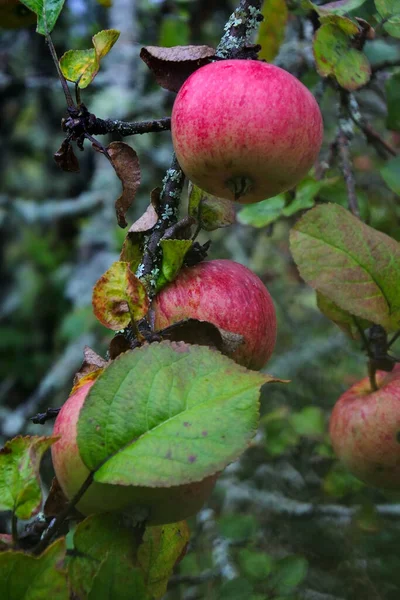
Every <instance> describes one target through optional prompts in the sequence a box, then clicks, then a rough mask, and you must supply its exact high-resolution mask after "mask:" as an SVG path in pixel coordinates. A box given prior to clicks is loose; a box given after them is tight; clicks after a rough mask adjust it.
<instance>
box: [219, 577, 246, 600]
mask: <svg viewBox="0 0 400 600" xmlns="http://www.w3.org/2000/svg"><path fill="white" fill-rule="evenodd" d="M252 591H253V586H252V585H251V583H250V582H249V581H247V579H244V578H243V577H236V578H235V579H232V580H231V581H226V582H225V583H223V584H222V585H221V588H220V590H219V596H218V600H243V598H248V597H249V595H251V593H252Z"/></svg>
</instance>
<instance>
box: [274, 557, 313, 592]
mask: <svg viewBox="0 0 400 600" xmlns="http://www.w3.org/2000/svg"><path fill="white" fill-rule="evenodd" d="M307 571H308V562H307V560H306V559H305V558H303V557H302V556H286V557H285V558H282V559H281V560H279V561H278V562H277V563H276V564H275V570H274V574H273V577H272V578H271V586H272V587H273V588H274V590H275V592H277V593H278V594H284V593H287V592H288V591H290V590H291V589H293V588H295V587H297V586H298V585H299V584H300V583H301V582H302V581H303V580H304V579H305V577H306V575H307Z"/></svg>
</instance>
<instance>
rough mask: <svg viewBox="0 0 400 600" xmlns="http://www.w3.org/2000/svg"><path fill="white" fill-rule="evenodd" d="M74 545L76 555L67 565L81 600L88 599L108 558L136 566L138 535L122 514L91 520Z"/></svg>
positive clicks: (81, 526) (81, 527)
mask: <svg viewBox="0 0 400 600" xmlns="http://www.w3.org/2000/svg"><path fill="white" fill-rule="evenodd" d="M73 544H74V552H73V553H72V554H71V556H70V557H69V558H68V564H67V566H68V576H69V580H70V583H71V587H72V591H73V592H74V594H75V595H76V596H77V598H80V599H86V598H87V597H88V594H89V592H90V590H91V589H92V585H93V579H94V577H95V575H96V573H97V572H98V571H99V569H100V567H101V565H102V563H103V561H105V559H106V558H107V557H110V556H116V557H117V558H120V559H125V560H127V561H129V562H130V564H131V568H135V567H136V552H137V544H136V541H135V536H134V535H133V534H132V531H131V529H129V528H127V527H126V526H125V525H124V522H123V517H122V516H121V515H119V514H101V515H92V516H90V517H88V518H87V519H85V520H84V521H82V522H81V523H79V525H78V526H77V528H76V530H75V532H74V537H73ZM110 560H111V559H110Z"/></svg>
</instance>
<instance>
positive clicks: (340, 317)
mask: <svg viewBox="0 0 400 600" xmlns="http://www.w3.org/2000/svg"><path fill="white" fill-rule="evenodd" d="M317 306H318V308H319V310H320V311H321V312H322V314H324V315H325V316H326V317H327V318H328V319H330V320H331V321H333V323H335V324H336V325H337V326H338V327H340V329H341V330H342V331H344V333H345V334H346V335H348V336H349V337H350V338H351V339H353V340H359V339H361V334H360V332H359V329H358V327H357V324H356V322H355V317H354V316H353V315H352V314H351V313H349V312H347V311H346V310H343V309H342V308H340V307H339V306H338V305H337V304H335V303H334V302H332V300H329V298H327V297H326V296H324V295H323V294H321V293H319V292H317ZM357 321H358V324H359V326H360V328H361V329H362V330H363V331H365V329H367V328H368V327H371V325H372V323H371V322H370V321H366V320H365V319H357Z"/></svg>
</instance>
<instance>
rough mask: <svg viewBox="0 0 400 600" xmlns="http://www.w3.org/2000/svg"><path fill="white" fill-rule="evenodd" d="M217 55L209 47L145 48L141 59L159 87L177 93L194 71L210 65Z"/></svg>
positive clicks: (142, 50) (141, 53) (141, 52)
mask: <svg viewBox="0 0 400 600" xmlns="http://www.w3.org/2000/svg"><path fill="white" fill-rule="evenodd" d="M214 55H215V50H214V49H213V48H210V47H209V46H173V47H172V48H163V47H161V46H145V47H144V48H142V49H141V51H140V58H141V59H142V60H143V61H144V62H145V63H146V65H147V66H148V67H149V69H150V71H151V72H152V73H153V75H154V76H155V78H156V81H157V83H158V85H160V86H161V87H163V88H165V89H167V90H169V91H171V92H177V91H178V90H179V88H180V87H181V85H182V84H183V82H184V81H185V80H186V79H187V78H188V77H189V75H191V74H192V73H193V72H194V71H196V70H197V69H199V68H200V67H202V66H204V65H206V64H208V63H209V62H210V59H211V58H212V57H213V56H214Z"/></svg>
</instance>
